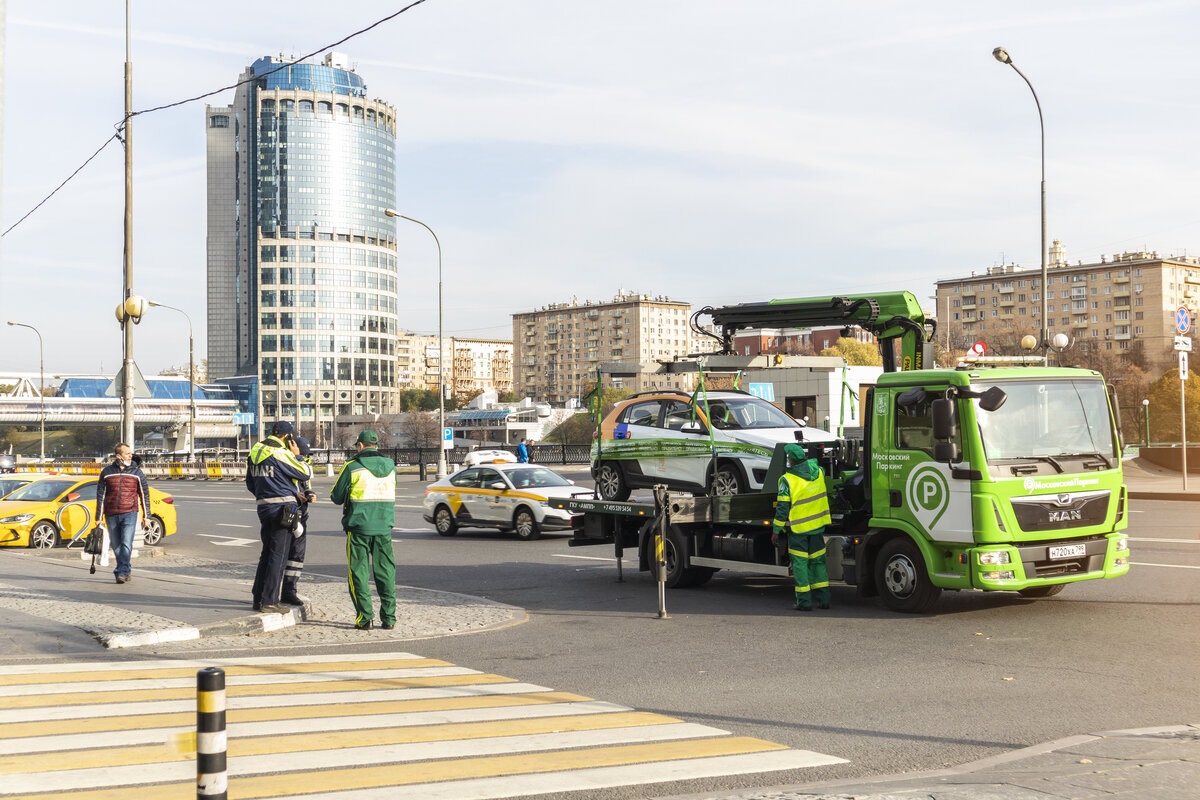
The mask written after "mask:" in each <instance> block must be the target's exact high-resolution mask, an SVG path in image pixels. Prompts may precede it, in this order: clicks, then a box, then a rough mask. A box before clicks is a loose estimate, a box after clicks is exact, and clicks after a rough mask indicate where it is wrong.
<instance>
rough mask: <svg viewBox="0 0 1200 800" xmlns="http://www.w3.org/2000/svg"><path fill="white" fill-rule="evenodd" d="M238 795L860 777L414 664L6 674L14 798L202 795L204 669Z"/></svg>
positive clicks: (327, 662) (495, 680)
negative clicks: (802, 773)
mask: <svg viewBox="0 0 1200 800" xmlns="http://www.w3.org/2000/svg"><path fill="white" fill-rule="evenodd" d="M213 666H216V667H221V668H223V669H224V670H225V675H226V678H225V680H226V698H227V708H228V710H227V712H226V718H227V733H228V775H229V797H230V798H247V799H248V798H273V797H292V796H303V797H305V798H310V799H311V798H317V799H318V800H375V799H376V798H380V799H382V798H387V799H388V800H399V799H401V798H412V799H413V800H417V798H420V800H439V798H444V799H445V800H470V799H471V798H479V799H480V800H482V798H499V797H517V796H526V795H536V794H542V793H548V792H563V791H573V790H583V789H593V790H595V789H603V788H605V787H612V786H621V785H638V784H648V783H655V782H666V781H674V780H682V779H688V778H701V777H714V776H720V775H733V774H745V773H756V772H770V771H775V770H785V769H797V768H804V767H814V766H820V765H826V764H837V763H844V759H840V758H836V757H834V756H829V755H824V754H821V753H815V752H812V751H808V750H798V749H793V748H788V747H785V746H783V745H779V744H774V743H771V742H767V741H763V740H761V739H753V738H750V737H745V736H735V735H732V734H730V733H729V732H727V731H723V730H720V729H717V728H713V727H710V726H707V725H700V724H695V723H689V722H684V721H682V720H678V719H674V718H671V717H667V716H664V715H662V714H654V713H648V712H643V711H637V710H634V709H631V708H627V707H625V706H620V705H615V704H613V703H607V702H602V701H599V700H593V699H591V698H589V697H584V696H582V695H578V694H574V693H571V692H558V691H554V690H552V689H549V688H547V687H544V686H537V685H534V684H530V683H523V682H521V681H517V680H513V679H511V678H507V677H504V676H501V675H494V674H489V673H484V672H479V671H476V670H472V669H468V668H465V667H459V666H456V665H454V664H451V663H449V662H446V661H439V660H437V659H430V658H423V657H421V656H418V655H413V654H409V653H386V654H373V655H353V656H345V655H325V656H307V657H299V658H286V659H281V658H257V657H251V658H221V659H210V660H205V661H170V662H166V663H164V662H160V661H121V662H104V663H98V664H96V663H88V664H63V663H53V664H36V665H21V666H9V667H0V798H5V800H9V799H10V798H28V799H29V800H33V799H34V798H45V799H46V800H49V799H50V798H54V800H106V799H107V798H114V799H115V798H120V800H127V798H128V797H129V796H130V793H131V792H138V793H140V794H141V795H142V796H147V797H154V798H156V799H157V798H162V800H170V799H171V798H192V797H194V796H195V792H196V788H195V781H196V765H195V745H194V736H195V724H196V671H197V670H198V669H201V668H204V667H213Z"/></svg>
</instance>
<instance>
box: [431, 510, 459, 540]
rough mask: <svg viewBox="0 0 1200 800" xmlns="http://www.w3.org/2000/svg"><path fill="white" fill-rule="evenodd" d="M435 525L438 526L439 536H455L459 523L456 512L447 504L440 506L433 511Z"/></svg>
mask: <svg viewBox="0 0 1200 800" xmlns="http://www.w3.org/2000/svg"><path fill="white" fill-rule="evenodd" d="M433 527H435V528H437V532H438V535H439V536H453V535H454V534H456V533H458V523H457V522H455V521H454V514H452V513H450V509H449V508H447V507H446V506H438V507H437V509H436V510H434V512H433Z"/></svg>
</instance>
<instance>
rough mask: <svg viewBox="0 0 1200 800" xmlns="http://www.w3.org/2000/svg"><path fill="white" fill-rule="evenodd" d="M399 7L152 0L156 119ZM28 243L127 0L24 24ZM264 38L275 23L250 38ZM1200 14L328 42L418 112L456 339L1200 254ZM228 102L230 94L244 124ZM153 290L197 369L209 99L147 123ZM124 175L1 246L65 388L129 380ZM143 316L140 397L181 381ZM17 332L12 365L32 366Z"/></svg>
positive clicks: (403, 204)
mask: <svg viewBox="0 0 1200 800" xmlns="http://www.w3.org/2000/svg"><path fill="white" fill-rule="evenodd" d="M403 5H404V3H402V2H378V1H376V2H355V1H354V0H351V1H350V2H343V3H332V4H331V3H328V2H311V1H310V0H290V2H288V3H283V4H280V3H256V2H250V3H246V2H244V0H243V1H242V2H230V0H207V2H204V3H201V4H194V3H177V2H161V1H160V2H151V0H133V3H132V6H133V23H132V27H133V64H134V106H135V108H138V109H142V108H148V107H151V106H156V105H160V104H164V103H169V102H173V101H176V100H181V99H184V98H187V97H192V96H195V95H198V94H202V93H204V92H208V91H211V90H213V89H217V88H219V87H221V86H226V85H229V84H231V83H233V82H234V81H235V80H236V79H237V78H238V76H239V75H240V74H241V72H242V70H243V69H244V68H245V67H246V66H247V65H248V64H249V63H250V62H252V61H253V60H255V59H256V58H258V57H260V56H263V55H268V54H270V55H279V54H280V53H283V54H284V55H285V56H287V55H290V54H296V55H301V54H304V53H307V52H311V51H314V50H316V49H318V48H319V47H321V46H322V45H325V44H328V43H330V42H333V41H336V40H337V39H339V38H341V37H342V36H344V35H347V34H349V33H352V32H353V31H355V30H358V29H360V28H363V27H365V26H367V25H368V24H370V23H371V22H374V21H375V20H376V19H378V18H380V17H383V16H385V15H387V14H390V13H392V12H394V11H396V10H398V9H400V8H401V7H402V6H403ZM7 15H8V19H7V41H6V42H5V47H4V58H5V74H4V90H5V106H4V140H3V154H4V164H3V199H2V205H0V214H2V217H3V227H4V228H7V227H8V226H9V225H11V224H12V223H13V222H15V221H16V220H17V219H18V218H20V217H21V215H23V214H24V213H25V212H26V211H28V210H29V209H30V208H31V207H32V206H34V205H36V203H37V202H38V201H40V200H41V199H42V197H43V196H44V195H45V194H46V193H48V192H49V191H50V190H51V189H53V188H54V186H56V185H57V184H58V183H59V182H60V181H62V180H63V178H65V177H66V176H67V175H69V174H70V173H71V172H72V171H73V170H74V169H75V168H76V167H78V166H79V165H80V164H81V163H82V162H83V161H84V160H85V159H86V158H87V157H88V156H89V155H91V153H92V152H93V151H94V150H95V149H96V148H97V147H99V146H100V145H101V144H102V143H103V142H104V140H105V139H106V138H108V137H109V136H110V135H111V133H112V131H113V124H114V123H116V122H118V121H119V120H120V118H121V115H122V109H123V86H122V80H123V78H122V75H123V73H122V69H123V67H122V64H123V62H124V57H125V56H124V52H125V51H124V48H125V45H124V3H122V2H120V0H7ZM256 17H257V20H256ZM1198 30H1200V6H1198V5H1197V4H1196V3H1194V2H1144V1H1142V2H1119V1H1114V2H1103V3H1099V2H1095V0H1066V1H1064V2H1056V1H1055V0H1033V1H1032V2H1027V1H1026V0H1011V1H1010V2H1005V3H968V2H961V0H936V1H931V2H923V1H922V0H913V1H912V2H908V3H897V2H894V1H890V0H880V1H879V2H856V1H855V0H849V1H847V2H838V3H829V2H821V3H817V2H809V0H742V2H720V3H718V2H710V1H709V0H610V2H606V3H582V2H568V1H567V0H507V1H506V2H502V1H501V0H426V2H425V3H424V4H422V5H419V6H417V7H416V8H413V9H412V10H411V11H408V12H407V13H405V14H402V15H401V16H399V17H398V18H396V19H395V20H394V21H391V22H389V23H386V24H385V25H383V26H381V27H379V28H377V29H375V30H374V31H372V32H370V33H368V34H365V35H363V36H361V37H359V38H357V39H354V40H352V41H350V42H348V43H346V44H344V45H342V46H340V47H339V48H337V49H338V50H339V51H341V52H345V53H347V54H349V56H350V58H351V60H352V62H353V63H354V64H355V65H356V67H357V70H358V72H359V73H360V74H361V75H362V76H363V78H364V79H365V80H366V83H367V90H368V94H369V95H370V96H371V97H380V98H383V99H385V100H386V101H388V102H389V103H391V104H392V105H394V106H395V107H396V109H397V113H398V118H399V136H398V140H397V145H396V149H397V162H398V163H397V170H396V171H397V176H398V178H397V180H398V187H397V193H398V202H397V205H398V206H399V210H400V212H401V213H403V214H407V215H409V216H412V217H416V218H418V219H421V220H423V221H424V222H426V223H428V224H429V225H430V226H431V227H432V228H433V229H434V230H435V231H437V233H438V236H439V238H440V239H441V242H442V248H443V253H444V277H445V305H444V307H445V332H446V335H447V336H451V335H461V336H482V337H495V338H510V337H511V335H512V327H511V318H510V315H511V314H512V313H514V312H521V311H529V310H532V309H534V308H536V307H540V306H542V305H545V304H547V303H552V302H559V301H565V300H570V299H571V298H572V297H578V298H579V299H580V301H582V300H584V299H593V300H607V299H611V298H612V296H613V295H614V294H616V292H617V291H618V290H620V289H625V290H633V291H637V292H642V293H649V294H656V295H657V294H666V295H669V296H670V297H672V298H673V299H677V300H684V301H688V302H691V303H692V304H693V306H694V307H695V306H701V305H706V304H714V305H717V304H726V303H735V302H742V301H760V300H766V299H770V298H774V297H800V296H807V295H825V294H837V293H858V292H864V291H871V290H879V289H897V288H904V289H909V290H911V291H913V292H915V293H916V294H917V295H918V296H919V297H920V298H921V299H922V301H923V302H924V303H926V304H927V305H928V306H930V307H932V303H931V302H930V301H929V300H928V299H927V297H928V295H930V294H931V293H932V291H933V282H934V281H935V280H936V279H937V278H939V277H953V276H961V275H963V274H967V273H969V272H970V271H972V270H978V271H983V270H985V269H986V268H988V267H991V266H995V265H998V264H1002V263H1012V262H1015V263H1017V264H1020V265H1023V266H1025V267H1026V268H1037V267H1038V264H1039V257H1038V245H1039V240H1040V223H1039V194H1038V192H1039V188H1038V181H1039V165H1040V160H1039V134H1038V117H1037V108H1036V106H1035V105H1034V101H1033V96H1032V95H1031V94H1030V91H1029V88H1028V87H1027V86H1026V85H1025V83H1024V82H1023V81H1022V80H1021V78H1020V76H1018V75H1017V74H1016V73H1015V72H1014V71H1013V70H1012V68H1011V67H1007V66H1004V65H1001V64H999V63H997V62H996V61H995V60H994V59H993V58H992V54H991V53H992V49H993V48H994V47H996V46H998V45H1001V46H1004V47H1006V48H1007V49H1008V51H1009V53H1010V54H1011V55H1012V58H1013V61H1014V63H1015V64H1016V65H1017V66H1018V67H1020V68H1021V70H1022V71H1023V72H1024V73H1025V74H1026V75H1027V76H1028V77H1029V79H1030V80H1031V81H1032V82H1033V85H1034V88H1035V89H1036V90H1037V92H1038V96H1039V98H1040V99H1041V102H1042V108H1043V110H1044V112H1045V115H1046V159H1047V164H1046V171H1047V176H1046V177H1047V187H1048V196H1049V201H1048V218H1049V235H1050V238H1051V239H1061V240H1062V241H1063V243H1064V245H1065V246H1066V248H1067V255H1068V258H1069V259H1070V260H1071V261H1072V262H1074V261H1077V260H1083V261H1085V262H1086V261H1093V260H1098V259H1099V257H1100V256H1101V255H1106V254H1112V253H1117V252H1122V251H1126V250H1142V249H1147V250H1152V251H1158V252H1159V253H1160V254H1162V255H1167V254H1183V253H1185V252H1188V253H1190V254H1193V255H1195V254H1196V253H1198V252H1200V203H1198V201H1197V189H1196V184H1197V180H1196V179H1197V166H1198V163H1197V162H1198V161H1200V156H1198V153H1200V147H1198V145H1197V142H1198V141H1200V140H1198V134H1197V130H1200V124H1198V123H1200V120H1198V117H1200V102H1198V100H1197V91H1198V89H1200V80H1198V78H1200V75H1198V74H1197V73H1198V71H1200V68H1198V66H1197V65H1198V63H1200V61H1198V60H1197V59H1196V57H1195V54H1194V48H1195V35H1196V32H1197V31H1198ZM231 99H232V92H225V93H224V94H221V95H219V96H217V97H215V98H212V99H210V100H209V102H211V103H213V104H214V105H221V104H227V103H228V102H230V100H231ZM133 141H134V175H135V188H134V213H135V235H134V288H135V291H136V292H138V293H139V294H142V295H144V296H146V297H148V298H150V299H153V300H157V301H160V302H163V303H168V304H170V305H175V306H180V307H182V308H184V309H186V310H187V311H188V312H189V313H190V314H191V316H192V319H193V322H194V323H195V331H196V341H197V357H198V358H199V357H201V355H202V354H203V353H204V350H205V323H206V319H205V317H206V311H205V304H206V299H205V291H206V290H205V285H206V284H205V191H206V189H205V151H204V147H205V145H204V103H203V101H202V102H198V103H192V104H190V105H185V106H182V107H179V108H174V109H170V110H167V111H162V112H157V113H154V114H148V115H143V116H139V117H137V118H136V119H135V122H134V137H133ZM122 193H123V161H122V155H121V150H120V148H119V146H115V145H114V146H110V147H109V148H108V149H106V150H105V151H104V152H103V153H102V154H101V155H100V156H99V157H98V158H97V159H96V160H95V161H93V162H92V164H91V165H90V166H89V167H88V168H87V169H85V170H84V171H83V172H81V173H80V174H79V176H78V177H77V178H75V179H74V180H73V181H72V182H70V183H69V184H67V186H66V187H64V188H63V189H62V191H60V192H59V193H58V194H57V195H56V196H55V197H54V198H53V199H51V200H50V201H49V202H48V203H47V204H46V205H45V206H43V207H42V208H41V210H39V211H38V212H37V213H36V214H34V215H33V216H32V217H30V218H29V219H28V220H26V221H25V222H24V223H23V224H22V225H20V226H19V227H18V228H16V229H15V230H14V231H12V232H11V233H10V234H8V235H7V236H6V237H4V239H3V243H2V245H0V318H2V319H6V320H7V319H16V320H18V321H22V322H28V323H31V324H34V325H37V326H38V327H39V328H40V329H41V331H42V333H43V335H44V336H45V339H46V363H47V369H48V370H50V371H52V372H55V371H72V372H80V371H100V370H101V369H103V370H104V371H105V372H107V373H110V374H111V373H112V372H114V371H115V369H116V368H117V367H118V366H119V361H120V358H121V338H120V330H119V326H118V325H117V323H116V321H115V320H114V318H113V314H112V311H113V308H114V307H115V306H116V305H117V303H118V302H119V301H120V299H121V285H122V275H121V252H122V213H123V211H122V202H123V201H122ZM398 237H399V240H400V258H401V268H400V285H401V303H400V309H399V310H400V325H401V326H402V327H406V328H409V329H412V330H417V331H421V332H436V330H437V282H436V278H437V276H436V266H437V252H436V250H435V249H434V245H433V241H432V238H431V237H430V236H429V235H428V233H427V232H426V231H425V230H424V229H423V228H421V227H419V226H416V225H413V224H411V223H403V222H401V227H400V228H399V229H398ZM186 336H187V329H186V325H185V323H184V320H183V318H182V317H181V316H180V315H179V314H176V313H174V312H170V311H165V310H152V311H151V314H150V315H148V316H147V317H146V319H144V320H143V322H142V324H141V325H140V326H138V328H137V329H136V334H135V346H134V352H135V355H136V357H137V361H138V364H139V366H140V367H141V368H142V371H143V372H144V373H146V374H153V373H156V372H157V371H158V370H159V369H160V368H163V367H166V366H168V365H171V364H184V363H186V361H187V338H186ZM36 369H37V349H36V339H35V337H33V334H32V333H31V332H30V331H27V330H23V329H17V328H10V327H7V326H3V325H0V371H12V370H24V371H36Z"/></svg>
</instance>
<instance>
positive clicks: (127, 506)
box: [96, 442, 150, 583]
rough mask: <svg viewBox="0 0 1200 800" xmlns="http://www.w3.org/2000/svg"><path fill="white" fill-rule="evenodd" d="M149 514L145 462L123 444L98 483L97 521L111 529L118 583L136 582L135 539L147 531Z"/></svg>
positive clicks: (114, 572)
mask: <svg viewBox="0 0 1200 800" xmlns="http://www.w3.org/2000/svg"><path fill="white" fill-rule="evenodd" d="M149 514H150V484H149V483H148V482H147V481H146V476H145V475H144V474H142V460H141V459H140V458H137V457H136V456H134V455H133V448H132V447H130V446H129V445H127V444H125V443H124V442H121V443H120V444H118V445H117V446H116V447H114V448H113V460H112V463H110V464H108V465H107V466H105V467H104V469H102V470H101V471H100V480H99V481H98V482H97V484H96V519H97V521H98V522H99V523H100V524H101V525H103V526H104V527H105V528H107V529H108V537H109V541H110V542H111V543H112V549H113V554H114V555H115V556H116V557H117V566H116V567H115V568H114V569H113V575H115V576H116V579H117V583H129V582H130V581H131V580H133V567H132V566H131V565H130V561H132V560H133V537H134V534H135V533H136V532H137V530H138V529H139V528H141V529H143V530H144V529H145V527H146V519H147V518H148V516H149Z"/></svg>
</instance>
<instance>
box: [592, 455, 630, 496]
mask: <svg viewBox="0 0 1200 800" xmlns="http://www.w3.org/2000/svg"><path fill="white" fill-rule="evenodd" d="M596 493H597V494H599V495H600V498H601V499H602V500H627V499H629V487H628V486H626V485H625V476H624V475H622V474H621V467H620V466H618V465H617V464H614V463H612V462H611V461H605V462H604V463H603V464H601V465H600V471H599V472H597V473H596Z"/></svg>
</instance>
